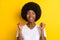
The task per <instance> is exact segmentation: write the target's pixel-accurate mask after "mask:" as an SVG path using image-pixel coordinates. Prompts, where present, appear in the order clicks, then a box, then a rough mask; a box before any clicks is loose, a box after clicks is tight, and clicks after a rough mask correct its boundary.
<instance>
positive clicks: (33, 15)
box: [27, 10, 36, 22]
mask: <svg viewBox="0 0 60 40" xmlns="http://www.w3.org/2000/svg"><path fill="white" fill-rule="evenodd" d="M35 18H36V13H35V12H34V11H33V10H29V11H28V12H27V20H28V22H34V21H35Z"/></svg>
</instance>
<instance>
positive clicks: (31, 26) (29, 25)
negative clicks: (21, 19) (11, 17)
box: [27, 22, 36, 29]
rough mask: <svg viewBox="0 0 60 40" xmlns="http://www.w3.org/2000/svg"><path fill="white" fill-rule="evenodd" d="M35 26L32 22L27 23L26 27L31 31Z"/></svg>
mask: <svg viewBox="0 0 60 40" xmlns="http://www.w3.org/2000/svg"><path fill="white" fill-rule="evenodd" d="M35 25H36V24H35V23H34V22H31V23H30V22H28V23H27V26H28V27H29V28H30V29H33V28H34V27H35Z"/></svg>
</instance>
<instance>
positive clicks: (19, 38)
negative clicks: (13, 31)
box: [17, 31, 23, 40]
mask: <svg viewBox="0 0 60 40" xmlns="http://www.w3.org/2000/svg"><path fill="white" fill-rule="evenodd" d="M17 40H23V37H22V32H21V31H19V34H18V37H17Z"/></svg>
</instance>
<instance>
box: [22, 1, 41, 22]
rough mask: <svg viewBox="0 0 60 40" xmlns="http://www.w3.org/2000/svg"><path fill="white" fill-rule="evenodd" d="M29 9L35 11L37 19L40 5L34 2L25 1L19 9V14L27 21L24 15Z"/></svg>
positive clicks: (39, 14)
mask: <svg viewBox="0 0 60 40" xmlns="http://www.w3.org/2000/svg"><path fill="white" fill-rule="evenodd" d="M29 10H33V11H34V12H35V13H36V19H35V21H37V20H38V19H39V18H40V17H41V8H40V6H39V5H38V4H36V3H34V2H29V3H26V4H25V5H24V6H23V8H22V10H21V16H22V18H23V19H24V20H25V21H28V20H27V17H26V16H27V11H29Z"/></svg>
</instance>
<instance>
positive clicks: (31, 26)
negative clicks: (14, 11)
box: [17, 10, 46, 40]
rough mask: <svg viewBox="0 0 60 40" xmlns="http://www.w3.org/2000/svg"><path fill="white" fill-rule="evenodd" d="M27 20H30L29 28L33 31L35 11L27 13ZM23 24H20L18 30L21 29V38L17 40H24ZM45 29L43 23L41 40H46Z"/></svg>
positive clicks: (41, 25)
mask: <svg viewBox="0 0 60 40" xmlns="http://www.w3.org/2000/svg"><path fill="white" fill-rule="evenodd" d="M26 17H27V20H28V23H27V26H28V27H29V28H30V29H33V28H34V27H35V25H36V24H35V23H34V22H35V18H36V14H35V12H34V11H33V10H28V12H27V16H26ZM22 26H23V25H22V24H21V23H20V24H18V28H19V37H18V38H17V40H23V36H22ZM44 28H45V24H44V23H41V24H40V30H41V36H40V40H46V38H45V37H44Z"/></svg>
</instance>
